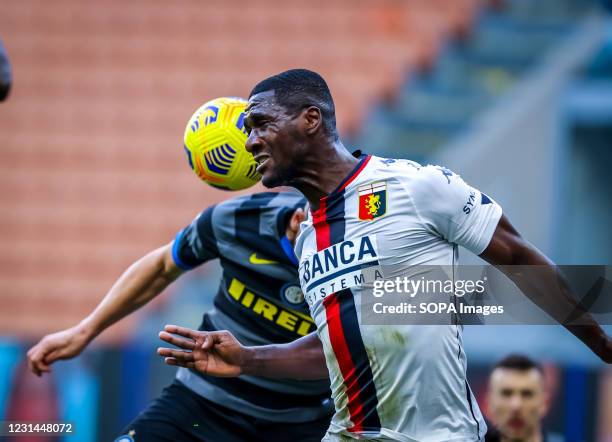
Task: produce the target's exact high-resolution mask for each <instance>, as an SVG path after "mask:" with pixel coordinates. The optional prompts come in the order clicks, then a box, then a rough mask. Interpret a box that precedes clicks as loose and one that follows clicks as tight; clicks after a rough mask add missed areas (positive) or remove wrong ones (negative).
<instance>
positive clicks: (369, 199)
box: [357, 181, 387, 221]
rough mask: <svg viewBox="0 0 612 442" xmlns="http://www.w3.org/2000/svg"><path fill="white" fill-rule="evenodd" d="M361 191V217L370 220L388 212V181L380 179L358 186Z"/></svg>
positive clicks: (359, 191)
mask: <svg viewBox="0 0 612 442" xmlns="http://www.w3.org/2000/svg"><path fill="white" fill-rule="evenodd" d="M357 192H358V193H359V219H360V220H362V221H370V220H373V219H375V218H380V217H381V216H383V215H384V214H385V213H386V212H387V183H386V182H385V181H378V182H376V183H372V184H366V185H365V186H360V187H359V188H357Z"/></svg>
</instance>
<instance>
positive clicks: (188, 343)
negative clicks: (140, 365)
mask: <svg viewBox="0 0 612 442" xmlns="http://www.w3.org/2000/svg"><path fill="white" fill-rule="evenodd" d="M159 339H161V340H162V341H166V342H168V343H169V344H172V345H176V346H177V347H181V348H185V349H187V350H193V349H194V347H195V342H193V341H192V340H188V339H183V338H178V337H176V336H174V335H171V334H170V333H168V332H165V331H161V332H159Z"/></svg>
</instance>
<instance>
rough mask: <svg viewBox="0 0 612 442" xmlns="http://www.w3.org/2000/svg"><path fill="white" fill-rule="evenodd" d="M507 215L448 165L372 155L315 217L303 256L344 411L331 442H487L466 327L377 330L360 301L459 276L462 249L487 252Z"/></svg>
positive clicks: (304, 279)
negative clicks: (452, 273)
mask: <svg viewBox="0 0 612 442" xmlns="http://www.w3.org/2000/svg"><path fill="white" fill-rule="evenodd" d="M501 213H502V211H501V208H500V206H499V205H498V204H497V203H496V202H495V201H493V200H492V199H491V198H489V197H488V196H487V195H485V194H484V193H481V192H479V191H478V190H476V189H474V188H473V187H471V186H469V185H467V184H466V183H465V182H464V181H463V180H462V179H461V178H460V177H459V176H458V175H456V174H454V173H453V172H451V171H450V170H448V169H446V168H443V167H438V166H421V165H419V164H417V163H414V162H411V161H407V160H395V159H384V158H378V157H373V156H361V158H360V161H359V163H358V164H357V165H356V167H355V169H354V170H353V171H352V173H351V174H349V175H348V176H347V177H346V178H345V179H344V180H343V181H342V182H341V184H340V185H339V187H338V188H337V189H336V190H334V191H333V192H331V193H330V194H329V195H327V196H325V197H324V198H322V199H321V200H320V205H319V208H318V209H317V210H316V211H310V213H309V215H308V217H307V219H306V220H305V221H304V222H303V223H302V225H301V229H300V234H299V237H298V238H297V241H296V245H295V252H296V254H297V256H298V257H299V260H300V264H299V274H300V282H301V285H302V290H303V291H304V294H305V298H306V300H307V302H308V304H309V307H310V312H311V315H312V317H313V318H314V320H315V322H316V324H317V331H318V335H319V338H320V339H321V341H322V343H323V349H324V351H325V358H326V362H327V366H328V370H329V372H330V378H331V390H332V397H333V399H334V403H335V409H336V413H335V415H334V417H333V418H332V422H331V425H330V428H329V430H328V433H327V435H326V437H325V439H324V440H348V439H362V438H365V439H368V440H397V441H420V442H424V441H431V442H434V441H435V442H441V441H456V442H459V441H465V442H467V441H475V440H482V438H483V437H484V434H485V432H486V425H485V422H484V420H483V417H482V414H481V413H480V410H479V409H478V404H477V403H476V400H475V398H474V396H473V394H472V392H471V390H470V388H469V385H468V382H467V380H466V357H465V352H464V351H463V344H462V337H461V327H460V326H459V325H457V323H456V322H454V323H449V324H448V325H405V323H404V324H403V325H402V324H398V325H394V324H390V325H369V324H367V323H364V321H363V314H364V313H363V311H362V309H361V302H362V299H368V298H367V296H371V294H372V287H373V285H374V284H373V283H374V282H376V281H377V280H380V281H387V280H394V279H395V278H398V277H405V276H408V277H409V276H410V275H411V274H413V273H414V272H417V274H418V272H419V271H420V269H422V268H423V266H430V267H432V266H449V267H451V268H454V267H453V266H454V264H455V263H456V259H457V250H458V245H461V246H464V247H466V248H467V249H468V250H470V251H472V252H474V253H476V254H480V253H482V252H483V251H484V249H485V248H486V246H487V245H488V243H489V241H490V239H491V237H492V236H493V233H494V230H495V228H496V226H497V223H498V221H499V219H500V217H501ZM370 299H371V298H370ZM365 305H367V304H365Z"/></svg>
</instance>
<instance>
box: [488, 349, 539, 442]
mask: <svg viewBox="0 0 612 442" xmlns="http://www.w3.org/2000/svg"><path fill="white" fill-rule="evenodd" d="M488 406H489V413H490V418H491V419H492V421H493V424H494V425H495V427H496V428H497V430H498V431H499V432H500V433H501V436H502V440H512V441H516V442H520V441H531V440H533V438H535V437H538V436H539V435H540V434H541V432H542V429H541V423H540V422H541V420H542V418H543V417H544V414H545V413H546V408H547V406H546V395H545V391H544V378H543V372H542V368H541V367H540V366H539V365H538V364H537V363H535V362H534V361H532V360H531V359H529V358H527V357H525V356H521V355H511V356H508V357H506V358H504V359H502V360H501V361H499V362H498V363H497V364H496V365H495V367H494V369H493V371H492V372H491V376H490V378H489V392H488Z"/></svg>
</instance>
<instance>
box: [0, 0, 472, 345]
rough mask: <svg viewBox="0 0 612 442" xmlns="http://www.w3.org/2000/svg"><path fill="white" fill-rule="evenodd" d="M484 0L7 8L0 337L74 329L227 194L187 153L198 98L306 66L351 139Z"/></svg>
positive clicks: (0, 18) (69, 3) (65, 0)
mask: <svg viewBox="0 0 612 442" xmlns="http://www.w3.org/2000/svg"><path fill="white" fill-rule="evenodd" d="M479 3H480V2H479V0H401V1H400V0H339V1H335V2H329V1H328V0H314V1H311V2H307V3H304V2H298V1H297V0H290V1H287V2H283V3H281V4H279V2H277V1H276V0H266V1H260V2H256V3H253V2H246V1H238V2H227V1H222V0H212V1H207V2H198V1H196V0H189V1H184V2H176V3H173V2H163V3H162V2H149V1H145V0H135V1H131V2H121V1H119V0H106V1H104V2H101V3H96V4H95V5H94V4H92V3H87V2H80V1H78V0H58V1H55V2H52V3H49V2H43V1H42V0H23V1H20V2H5V4H3V12H2V14H0V29H2V30H3V35H2V38H3V42H4V44H5V45H6V47H7V48H8V52H9V54H10V57H11V60H12V63H13V70H14V77H15V85H14V90H13V93H12V95H11V97H10V99H9V100H8V101H7V102H6V103H3V104H2V105H0V134H2V146H1V148H0V160H1V161H0V189H1V190H0V192H1V198H2V202H3V204H2V212H1V216H0V227H1V228H0V240H1V241H2V243H3V246H4V253H3V255H2V257H1V258H0V262H1V263H2V266H1V267H0V272H1V275H0V301H1V302H2V306H3V307H2V309H0V333H22V334H29V335H31V336H39V335H40V334H42V333H44V332H48V331H50V330H54V329H58V328H60V327H65V326H68V325H70V324H74V323H75V322H76V321H77V320H78V319H79V318H80V317H81V316H83V315H84V314H86V313H87V311H88V310H89V309H91V308H92V307H93V306H94V305H95V304H96V302H97V301H98V300H99V298H100V297H101V296H102V295H103V294H104V292H105V291H106V290H107V289H108V287H109V286H110V285H111V283H112V282H113V280H114V279H115V278H116V277H117V276H118V275H119V274H120V272H121V271H122V270H123V269H124V268H125V267H126V266H127V265H128V264H129V263H130V262H131V261H132V260H134V259H135V258H137V257H138V256H140V255H142V254H143V253H145V252H147V251H148V250H149V249H151V248H153V247H155V246H158V245H160V244H162V243H164V242H166V241H169V240H170V238H172V236H173V234H174V232H176V231H177V229H179V228H181V227H182V226H183V225H184V224H185V223H187V222H188V221H189V220H190V219H192V217H193V216H194V215H195V214H196V213H197V212H198V211H199V210H201V209H202V208H203V207H205V206H207V205H209V204H211V203H214V202H216V201H219V200H221V199H224V198H227V196H228V194H227V193H224V192H222V191H217V190H213V189H210V188H208V187H206V186H204V185H198V180H197V178H196V177H195V176H194V175H193V174H191V173H190V172H189V169H188V167H187V165H186V161H185V159H184V157H183V152H182V149H181V144H182V132H183V128H184V124H185V121H186V120H187V118H188V117H189V115H190V114H191V113H192V112H193V111H194V110H195V109H196V108H197V106H198V105H199V104H201V102H202V101H204V100H206V99H210V98H213V97H215V96H220V95H243V96H244V95H246V94H248V92H249V90H250V88H251V87H252V86H253V85H254V84H255V82H256V81H258V80H260V79H262V78H263V77H264V76H267V75H270V74H273V73H276V72H278V71H280V70H283V69H287V68H291V67H310V68H313V69H315V70H319V71H320V72H321V73H322V74H323V75H324V76H325V77H326V78H327V79H328V80H329V83H330V87H331V89H332V91H333V93H334V95H335V98H336V101H337V112H338V122H339V127H340V129H341V131H347V132H348V131H350V130H353V129H355V128H356V127H357V126H358V125H359V122H360V121H361V120H362V119H363V118H364V116H365V115H366V112H367V109H368V106H370V105H371V104H372V103H373V102H375V101H376V100H378V99H380V97H382V96H384V95H388V94H390V91H393V90H395V88H397V87H398V86H399V85H400V84H401V82H402V81H403V80H404V79H405V76H406V74H407V73H408V72H409V71H410V70H411V69H414V68H416V67H418V66H419V65H423V64H426V63H427V62H428V61H431V60H432V59H433V57H434V56H435V54H436V51H437V50H438V48H439V46H440V42H441V41H442V40H443V39H444V38H446V36H448V35H449V34H450V33H453V32H456V31H457V30H458V29H459V30H460V29H462V28H464V27H465V26H469V24H470V23H471V19H472V17H473V15H474V12H475V10H476V8H477V7H478V5H479ZM424 17H426V19H424ZM129 327H130V325H129V323H128V324H127V325H124V326H122V327H119V328H116V329H115V332H114V333H113V332H111V333H110V334H109V336H111V337H115V336H119V335H121V334H122V333H123V332H125V331H126V330H128V329H129Z"/></svg>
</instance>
